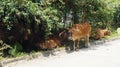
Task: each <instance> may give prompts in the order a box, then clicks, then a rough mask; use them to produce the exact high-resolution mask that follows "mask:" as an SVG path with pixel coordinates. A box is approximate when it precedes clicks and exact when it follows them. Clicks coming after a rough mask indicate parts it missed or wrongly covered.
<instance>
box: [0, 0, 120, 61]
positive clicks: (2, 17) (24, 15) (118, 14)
mask: <svg viewBox="0 0 120 67" xmlns="http://www.w3.org/2000/svg"><path fill="white" fill-rule="evenodd" d="M68 18H70V19H69V20H68ZM85 21H89V22H90V24H91V26H92V30H94V29H96V28H102V29H105V28H107V29H109V30H111V35H110V36H109V37H107V38H114V37H118V36H120V35H118V34H117V28H119V27H120V1H119V0H1V1H0V60H1V59H3V57H4V58H5V57H18V56H24V55H28V54H29V53H32V52H33V53H34V52H36V51H37V47H36V46H35V44H37V42H39V41H40V40H43V39H44V40H48V37H49V35H57V34H58V33H59V32H60V31H61V29H63V28H66V29H68V28H69V27H70V26H71V25H72V24H74V23H81V22H85ZM66 22H69V23H68V24H67V23H66Z"/></svg>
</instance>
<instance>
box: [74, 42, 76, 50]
mask: <svg viewBox="0 0 120 67" xmlns="http://www.w3.org/2000/svg"><path fill="white" fill-rule="evenodd" d="M73 50H76V41H74V44H73Z"/></svg>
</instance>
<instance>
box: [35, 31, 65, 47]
mask: <svg viewBox="0 0 120 67" xmlns="http://www.w3.org/2000/svg"><path fill="white" fill-rule="evenodd" d="M66 35H67V34H66V32H65V31H62V32H61V33H59V36H55V35H53V36H49V38H48V40H46V41H45V40H41V41H39V42H38V43H37V44H36V46H37V47H38V48H40V47H41V48H42V49H53V48H56V47H59V46H60V45H61V43H62V42H63V41H64V40H65V39H66V38H67V37H66Z"/></svg>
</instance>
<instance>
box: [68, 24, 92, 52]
mask: <svg viewBox="0 0 120 67" xmlns="http://www.w3.org/2000/svg"><path fill="white" fill-rule="evenodd" d="M90 32H91V25H90V24H89V23H88V22H85V23H82V24H74V25H73V26H72V27H71V28H70V29H69V30H68V33H69V35H68V39H69V40H72V41H74V45H73V49H74V50H76V49H77V48H78V47H79V41H80V39H81V38H84V39H85V41H86V42H85V46H86V47H89V46H90V44H89V36H90Z"/></svg>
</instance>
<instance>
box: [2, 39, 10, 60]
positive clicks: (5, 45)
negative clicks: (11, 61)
mask: <svg viewBox="0 0 120 67" xmlns="http://www.w3.org/2000/svg"><path fill="white" fill-rule="evenodd" d="M8 48H11V46H9V45H8V44H6V43H3V41H2V40H0V60H1V58H2V56H3V50H5V49H8Z"/></svg>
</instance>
